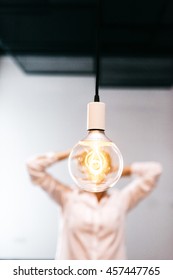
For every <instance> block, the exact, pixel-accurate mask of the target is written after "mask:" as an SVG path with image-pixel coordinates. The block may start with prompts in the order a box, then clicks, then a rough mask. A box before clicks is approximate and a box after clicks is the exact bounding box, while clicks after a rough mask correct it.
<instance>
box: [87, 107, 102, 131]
mask: <svg viewBox="0 0 173 280" xmlns="http://www.w3.org/2000/svg"><path fill="white" fill-rule="evenodd" d="M87 130H105V103H103V102H90V103H88V105H87Z"/></svg>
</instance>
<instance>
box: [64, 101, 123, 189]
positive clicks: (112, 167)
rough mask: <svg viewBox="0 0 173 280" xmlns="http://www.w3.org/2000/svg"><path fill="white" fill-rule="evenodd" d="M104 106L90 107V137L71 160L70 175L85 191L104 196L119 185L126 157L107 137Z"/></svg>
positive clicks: (80, 144) (79, 146)
mask: <svg viewBox="0 0 173 280" xmlns="http://www.w3.org/2000/svg"><path fill="white" fill-rule="evenodd" d="M104 110H105V106H104V103H101V102H92V103H89V105H88V135H87V137H85V138H84V139H83V140H81V141H79V142H78V143H77V144H76V145H75V146H74V148H73V149H72V151H71V153H70V156H69V162H68V164H69V171H70V174H71V177H72V178H73V180H74V181H75V183H76V184H77V185H78V187H80V188H81V189H83V190H86V191H90V192H102V191H105V190H106V189H108V188H110V187H112V186H114V185H115V183H116V182H117V181H118V180H119V178H120V177H121V174H122V170H123V159H122V155H121V153H120V151H119V149H118V148H117V146H116V145H115V144H114V143H113V142H112V141H111V140H109V139H108V138H107V137H106V135H105V133H104Z"/></svg>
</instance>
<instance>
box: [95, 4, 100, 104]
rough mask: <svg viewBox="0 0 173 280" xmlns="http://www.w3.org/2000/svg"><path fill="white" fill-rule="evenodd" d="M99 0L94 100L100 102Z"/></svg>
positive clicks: (97, 7) (98, 5) (98, 6)
mask: <svg viewBox="0 0 173 280" xmlns="http://www.w3.org/2000/svg"><path fill="white" fill-rule="evenodd" d="M96 1H97V6H96V9H97V11H96V12H97V25H96V83H95V96H94V102H100V97H99V78H100V25H101V0H96Z"/></svg>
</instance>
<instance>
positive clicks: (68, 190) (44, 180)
mask: <svg viewBox="0 0 173 280" xmlns="http://www.w3.org/2000/svg"><path fill="white" fill-rule="evenodd" d="M69 154H70V151H67V152H60V153H48V154H45V155H42V156H37V157H33V158H32V159H30V160H29V161H28V162H27V167H28V172H29V174H30V177H31V180H32V182H33V183H34V184H36V185H39V186H40V187H41V188H42V189H43V190H44V191H46V192H47V193H48V194H49V195H50V196H51V198H53V200H54V201H55V202H56V203H58V205H59V206H60V208H61V218H62V219H61V224H60V232H59V236H58V244H57V251H56V256H55V258H56V259H63V260H77V259H79V260H113V259H126V248H125V232H124V229H125V218H126V215H127V213H128V212H129V211H130V210H131V209H133V208H134V207H136V205H137V204H138V203H139V202H140V201H141V200H142V199H144V198H145V197H147V196H148V195H149V194H150V193H151V191H152V190H153V189H154V187H155V186H156V182H157V180H158V178H159V175H160V174H161V171H162V168H161V165H160V164H159V163H157V162H135V163H132V164H131V165H130V166H127V167H125V168H124V170H123V173H122V176H130V175H134V176H133V177H135V178H134V179H133V180H132V181H131V183H130V184H128V185H127V186H126V187H125V188H123V189H122V190H119V189H117V188H111V189H110V190H109V191H104V192H98V193H92V192H87V191H83V190H80V189H79V188H78V187H76V188H72V187H71V186H68V185H66V184H64V183H62V182H60V181H59V180H58V179H55V178H54V177H53V176H52V175H51V174H50V173H48V172H47V168H48V167H50V166H51V165H53V164H55V163H57V162H59V161H61V160H64V159H66V158H68V156H69Z"/></svg>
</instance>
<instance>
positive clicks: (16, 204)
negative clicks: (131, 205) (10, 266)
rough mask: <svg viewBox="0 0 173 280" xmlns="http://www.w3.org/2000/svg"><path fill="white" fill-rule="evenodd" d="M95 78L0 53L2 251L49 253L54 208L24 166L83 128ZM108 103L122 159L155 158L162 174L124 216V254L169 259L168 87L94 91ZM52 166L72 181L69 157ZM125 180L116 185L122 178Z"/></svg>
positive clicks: (171, 108)
mask: <svg viewBox="0 0 173 280" xmlns="http://www.w3.org/2000/svg"><path fill="white" fill-rule="evenodd" d="M93 93H94V78H93V77H87V78H86V77H62V76H60V77H58V76H32V75H26V74H24V73H23V72H22V70H21V69H19V68H18V66H17V65H16V64H15V62H14V61H13V60H12V59H11V58H9V57H1V59H0V258H1V259H4V258H10V259H16V258H18V259H28V258H30V259H37V258H39V259H49V258H50V259H51V258H54V254H55V246H56V238H57V230H58V208H57V206H56V205H55V204H54V203H53V202H52V201H51V200H50V199H49V198H48V197H47V195H46V194H45V193H44V192H43V191H42V190H40V189H39V188H38V187H34V186H33V185H32V184H31V183H30V181H29V178H28V174H27V171H26V168H25V161H26V159H27V158H28V157H29V156H31V155H33V154H36V153H37V154H38V153H44V152H47V151H58V150H65V149H68V148H70V147H72V146H73V145H74V144H75V143H76V142H77V141H78V140H79V139H81V138H83V136H84V135H85V134H86V131H85V129H86V105H87V103H88V102H89V101H92V100H93ZM100 94H101V99H102V101H104V102H106V105H107V130H106V131H107V135H108V136H109V137H110V138H111V139H112V140H114V141H115V142H116V144H117V145H118V147H119V148H120V150H121V151H122V154H123V156H124V160H125V163H126V164H129V163H131V162H133V161H137V160H141V161H142V160H157V161H160V162H161V163H162V164H163V167H164V173H163V175H162V178H161V180H160V182H159V185H158V188H157V190H155V191H154V192H153V194H152V195H151V196H150V197H149V198H148V199H146V200H145V201H144V202H142V203H141V204H140V205H139V206H138V207H137V208H136V209H135V210H133V211H132V212H131V213H130V214H129V216H128V219H127V232H126V235H127V248H128V256H129V258H130V259H173V250H172V248H173V215H172V213H173V186H172V166H173V129H172V120H173V92H172V90H161V91H159V90H152V91H151V90H143V91H142V90H123V91H122V90H117V89H111V90H110V89H109V90H108V89H104V90H101V91H100ZM51 171H52V173H53V174H54V176H57V177H58V178H59V179H61V180H62V181H65V182H67V183H72V181H71V179H70V177H69V175H68V170H67V162H64V163H61V164H59V165H56V166H54V167H53V168H52V170H51ZM126 183H127V181H126V180H124V179H123V181H122V182H120V185H122V184H123V185H124V184H126Z"/></svg>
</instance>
